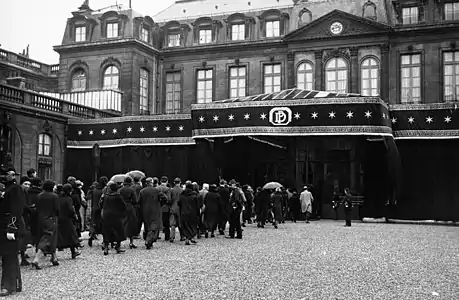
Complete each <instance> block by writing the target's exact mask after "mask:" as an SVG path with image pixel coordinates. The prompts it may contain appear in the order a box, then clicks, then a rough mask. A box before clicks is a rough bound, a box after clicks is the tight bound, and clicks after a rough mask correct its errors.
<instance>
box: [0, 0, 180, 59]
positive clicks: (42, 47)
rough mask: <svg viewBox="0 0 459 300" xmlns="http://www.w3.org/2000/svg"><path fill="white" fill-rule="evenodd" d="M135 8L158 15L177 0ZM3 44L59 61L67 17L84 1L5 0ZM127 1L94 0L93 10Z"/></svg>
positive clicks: (0, 16)
mask: <svg viewBox="0 0 459 300" xmlns="http://www.w3.org/2000/svg"><path fill="white" fill-rule="evenodd" d="M131 1H132V8H133V9H134V10H135V11H138V12H139V13H141V14H142V15H149V16H154V15H155V14H157V13H158V12H160V11H161V10H163V9H165V8H167V7H169V6H170V5H171V4H173V3H174V2H175V1H174V0H131ZM1 2H2V5H1V10H0V44H1V47H0V48H3V49H6V50H8V51H11V52H15V53H18V52H22V49H25V48H26V47H27V44H29V45H30V47H29V56H30V58H32V59H35V60H38V61H40V62H44V63H47V64H56V63H58V62H59V55H58V54H57V53H56V52H54V50H53V46H55V45H60V44H61V42H62V37H63V35H64V30H65V25H66V23H67V18H69V17H71V16H72V14H71V12H72V11H76V10H78V7H80V5H81V4H82V3H83V2H84V1H83V0H1ZM117 2H118V4H123V5H124V7H126V8H127V7H129V0H90V1H89V5H90V7H91V8H92V9H94V10H96V9H100V8H104V7H107V6H110V5H114V4H116V3H117Z"/></svg>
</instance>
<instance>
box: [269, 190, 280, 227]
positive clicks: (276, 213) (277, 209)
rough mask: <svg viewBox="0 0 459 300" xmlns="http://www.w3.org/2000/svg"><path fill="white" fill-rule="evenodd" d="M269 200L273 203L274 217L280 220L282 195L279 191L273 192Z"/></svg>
mask: <svg viewBox="0 0 459 300" xmlns="http://www.w3.org/2000/svg"><path fill="white" fill-rule="evenodd" d="M271 201H272V204H273V213H274V219H276V221H277V222H280V221H282V201H283V195H282V193H281V192H275V193H274V194H272V196H271Z"/></svg>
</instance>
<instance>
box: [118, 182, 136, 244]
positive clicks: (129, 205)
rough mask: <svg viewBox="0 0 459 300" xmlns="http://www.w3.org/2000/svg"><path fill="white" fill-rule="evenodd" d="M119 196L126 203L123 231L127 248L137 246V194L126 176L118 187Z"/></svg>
mask: <svg viewBox="0 0 459 300" xmlns="http://www.w3.org/2000/svg"><path fill="white" fill-rule="evenodd" d="M120 194H121V197H123V200H124V202H125V203H126V219H125V220H124V222H125V223H124V233H125V235H126V237H128V238H129V248H131V249H135V248H137V246H136V245H134V237H135V236H137V234H138V232H137V228H138V224H139V217H138V215H137V210H136V207H137V205H138V200H137V194H136V193H135V189H134V187H133V185H132V178H131V177H129V176H127V177H126V178H125V179H124V183H123V187H122V188H121V189H120Z"/></svg>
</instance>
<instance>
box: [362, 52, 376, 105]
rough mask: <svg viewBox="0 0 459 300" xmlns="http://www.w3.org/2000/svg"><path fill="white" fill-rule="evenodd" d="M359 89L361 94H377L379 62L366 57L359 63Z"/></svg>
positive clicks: (371, 95) (374, 95)
mask: <svg viewBox="0 0 459 300" xmlns="http://www.w3.org/2000/svg"><path fill="white" fill-rule="evenodd" d="M360 79H361V80H360V91H361V94H362V96H370V97H376V96H379V83H380V79H379V62H378V60H376V58H374V57H367V58H365V59H363V60H362V63H361V64H360Z"/></svg>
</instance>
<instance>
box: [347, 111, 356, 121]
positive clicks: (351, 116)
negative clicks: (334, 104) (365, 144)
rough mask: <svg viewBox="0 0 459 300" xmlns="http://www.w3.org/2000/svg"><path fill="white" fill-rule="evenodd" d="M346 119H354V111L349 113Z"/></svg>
mask: <svg viewBox="0 0 459 300" xmlns="http://www.w3.org/2000/svg"><path fill="white" fill-rule="evenodd" d="M346 117H347V118H349V119H352V118H353V117H354V113H353V112H352V111H348V112H347V113H346Z"/></svg>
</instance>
